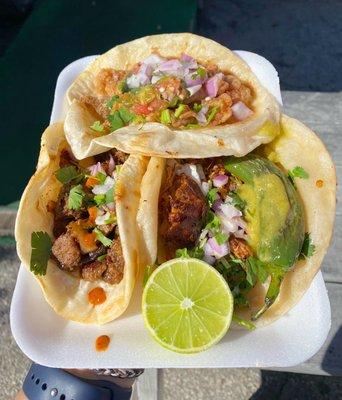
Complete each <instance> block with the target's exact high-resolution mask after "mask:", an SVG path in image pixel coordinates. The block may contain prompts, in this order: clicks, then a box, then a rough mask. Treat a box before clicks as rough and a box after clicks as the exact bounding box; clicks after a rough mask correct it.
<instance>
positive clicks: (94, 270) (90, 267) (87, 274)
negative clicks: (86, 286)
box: [82, 261, 107, 282]
mask: <svg viewBox="0 0 342 400" xmlns="http://www.w3.org/2000/svg"><path fill="white" fill-rule="evenodd" d="M106 269H107V265H106V262H105V261H93V262H91V263H89V264H86V265H85V266H84V267H83V268H82V278H83V279H85V280H86V281H90V282H93V281H97V280H98V279H101V277H102V274H103V273H104V272H105V270H106Z"/></svg>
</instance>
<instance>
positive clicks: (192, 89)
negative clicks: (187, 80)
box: [186, 85, 202, 96]
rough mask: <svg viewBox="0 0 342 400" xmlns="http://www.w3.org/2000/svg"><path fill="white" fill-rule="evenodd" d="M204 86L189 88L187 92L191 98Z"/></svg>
mask: <svg viewBox="0 0 342 400" xmlns="http://www.w3.org/2000/svg"><path fill="white" fill-rule="evenodd" d="M201 87H202V85H196V86H191V87H188V88H187V89H186V90H187V91H188V92H189V93H190V96H192V95H194V94H195V93H197V92H198V91H199V90H200V89H201Z"/></svg>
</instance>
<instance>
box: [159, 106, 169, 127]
mask: <svg viewBox="0 0 342 400" xmlns="http://www.w3.org/2000/svg"><path fill="white" fill-rule="evenodd" d="M160 122H161V123H162V124H164V125H167V124H171V115H170V110H168V109H166V110H163V111H162V112H161V115H160Z"/></svg>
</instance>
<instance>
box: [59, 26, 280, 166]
mask: <svg viewBox="0 0 342 400" xmlns="http://www.w3.org/2000/svg"><path fill="white" fill-rule="evenodd" d="M67 99H68V102H69V111H68V113H67V116H66V120H65V125H64V126H65V132H66V137H67V139H68V141H69V143H70V145H71V147H72V149H73V152H74V154H75V156H76V157H77V158H79V159H82V158H84V157H87V156H90V155H94V154H97V153H101V152H103V151H105V150H106V149H107V148H113V147H115V148H118V149H120V150H122V151H125V152H127V153H133V152H135V153H142V154H146V155H155V156H161V157H169V158H184V157H190V158H191V157H198V156H200V157H214V156H220V155H231V154H232V155H235V156H242V155H245V154H247V153H248V152H250V151H252V150H253V149H255V148H256V147H257V146H259V145H260V144H262V143H268V142H270V141H271V140H272V139H273V138H274V137H275V136H276V135H277V133H278V122H279V107H278V104H277V102H276V100H275V99H274V97H273V96H272V95H271V94H270V93H269V92H268V91H267V90H266V89H265V88H264V87H263V86H261V84H260V83H259V81H258V79H257V78H256V77H255V75H254V74H253V72H252V71H251V69H250V68H249V67H248V65H247V64H246V63H245V62H244V61H243V60H242V59H240V58H239V57H238V56H237V55H236V54H234V53H233V52H232V51H230V50H229V49H227V48H225V47H223V46H221V45H220V44H218V43H216V42H214V41H212V40H209V39H206V38H203V37H200V36H196V35H193V34H190V33H177V34H164V35H156V36H148V37H144V38H141V39H137V40H134V41H132V42H129V43H125V44H123V45H119V46H117V47H115V48H113V49H111V50H110V51H108V52H107V53H105V54H103V55H102V56H100V57H99V58H97V59H96V60H95V61H94V62H92V63H91V64H90V65H89V66H88V67H87V68H86V70H85V71H84V72H83V73H81V74H80V75H79V77H78V78H77V79H76V80H75V82H74V83H73V84H72V85H71V87H70V88H69V90H68V94H67Z"/></svg>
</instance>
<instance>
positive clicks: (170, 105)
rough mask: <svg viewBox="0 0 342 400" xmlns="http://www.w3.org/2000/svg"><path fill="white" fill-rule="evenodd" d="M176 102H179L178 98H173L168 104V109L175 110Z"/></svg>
mask: <svg viewBox="0 0 342 400" xmlns="http://www.w3.org/2000/svg"><path fill="white" fill-rule="evenodd" d="M178 102H179V97H178V96H174V98H173V99H172V100H171V101H170V103H169V107H170V108H175V107H176V106H177V104H178Z"/></svg>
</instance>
